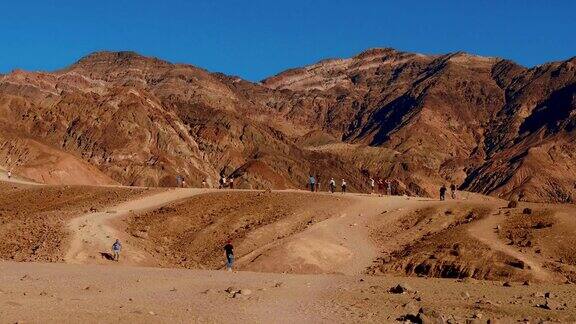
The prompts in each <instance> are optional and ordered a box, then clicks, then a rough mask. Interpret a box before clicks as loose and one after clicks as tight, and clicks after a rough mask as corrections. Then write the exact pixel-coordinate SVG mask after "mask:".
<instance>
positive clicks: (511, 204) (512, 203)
mask: <svg viewBox="0 0 576 324" xmlns="http://www.w3.org/2000/svg"><path fill="white" fill-rule="evenodd" d="M516 207H518V201H516V200H511V201H509V202H508V208H516Z"/></svg>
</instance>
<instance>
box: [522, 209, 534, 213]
mask: <svg viewBox="0 0 576 324" xmlns="http://www.w3.org/2000/svg"><path fill="white" fill-rule="evenodd" d="M522 214H524V215H531V214H532V208H524V209H523V210H522Z"/></svg>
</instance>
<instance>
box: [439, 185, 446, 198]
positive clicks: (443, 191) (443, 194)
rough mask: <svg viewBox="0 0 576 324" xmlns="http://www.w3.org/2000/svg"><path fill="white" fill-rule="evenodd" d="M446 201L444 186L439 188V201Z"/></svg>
mask: <svg viewBox="0 0 576 324" xmlns="http://www.w3.org/2000/svg"><path fill="white" fill-rule="evenodd" d="M444 199H446V185H442V187H440V200H444Z"/></svg>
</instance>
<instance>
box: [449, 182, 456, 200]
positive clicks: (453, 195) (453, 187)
mask: <svg viewBox="0 0 576 324" xmlns="http://www.w3.org/2000/svg"><path fill="white" fill-rule="evenodd" d="M450 196H451V197H452V199H456V185H454V184H451V185H450Z"/></svg>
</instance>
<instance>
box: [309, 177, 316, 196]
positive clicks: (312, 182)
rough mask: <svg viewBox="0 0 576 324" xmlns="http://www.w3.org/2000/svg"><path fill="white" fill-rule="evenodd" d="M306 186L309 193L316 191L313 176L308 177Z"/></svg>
mask: <svg viewBox="0 0 576 324" xmlns="http://www.w3.org/2000/svg"><path fill="white" fill-rule="evenodd" d="M308 185H309V186H310V191H311V192H314V190H315V189H316V179H315V178H314V176H313V175H310V178H308Z"/></svg>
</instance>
